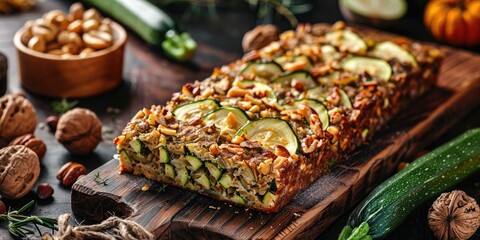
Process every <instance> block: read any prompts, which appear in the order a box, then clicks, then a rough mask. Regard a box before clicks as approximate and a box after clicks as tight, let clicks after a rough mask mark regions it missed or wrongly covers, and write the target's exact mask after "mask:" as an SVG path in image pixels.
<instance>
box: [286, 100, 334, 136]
mask: <svg viewBox="0 0 480 240" xmlns="http://www.w3.org/2000/svg"><path fill="white" fill-rule="evenodd" d="M300 104H304V105H306V106H309V107H311V108H312V109H313V110H314V111H315V112H316V113H317V114H318V117H319V118H320V121H321V122H322V128H323V130H325V129H327V127H328V126H329V124H330V116H329V115H328V110H327V108H326V107H325V105H323V104H322V103H321V102H320V101H317V100H315V99H300V100H297V101H295V102H294V103H293V105H283V106H284V107H285V109H296V108H298V106H299V105H300ZM305 117H308V116H305Z"/></svg>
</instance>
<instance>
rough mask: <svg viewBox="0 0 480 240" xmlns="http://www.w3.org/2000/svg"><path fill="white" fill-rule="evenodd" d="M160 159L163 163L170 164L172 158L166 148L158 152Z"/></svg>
mask: <svg viewBox="0 0 480 240" xmlns="http://www.w3.org/2000/svg"><path fill="white" fill-rule="evenodd" d="M158 159H159V161H160V162H161V163H169V162H170V156H169V154H168V151H167V149H166V148H165V147H163V146H162V147H160V148H159V150H158Z"/></svg>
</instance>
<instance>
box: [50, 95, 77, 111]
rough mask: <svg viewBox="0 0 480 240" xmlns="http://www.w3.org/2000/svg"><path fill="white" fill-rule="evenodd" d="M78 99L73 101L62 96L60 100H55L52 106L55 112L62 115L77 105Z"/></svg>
mask: <svg viewBox="0 0 480 240" xmlns="http://www.w3.org/2000/svg"><path fill="white" fill-rule="evenodd" d="M77 104H78V101H71V102H69V101H68V100H67V99H66V98H62V100H60V101H53V102H52V108H53V111H54V112H55V113H57V114H58V115H62V114H64V113H66V112H67V111H68V110H70V109H72V108H74V107H75V106H77Z"/></svg>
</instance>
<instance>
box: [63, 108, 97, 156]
mask: <svg viewBox="0 0 480 240" xmlns="http://www.w3.org/2000/svg"><path fill="white" fill-rule="evenodd" d="M55 138H56V139H57V140H58V141H59V142H60V143H61V144H63V146H64V147H65V148H66V149H67V150H68V151H69V152H71V153H73V154H77V155H84V154H87V153H90V152H92V151H93V150H95V148H96V147H97V145H98V144H99V143H100V141H101V140H102V123H101V122H100V120H99V119H98V117H97V115H96V114H95V113H94V112H92V111H90V110H88V109H85V108H74V109H72V110H70V111H68V112H66V113H65V114H63V115H62V116H61V117H60V119H59V121H58V125H57V130H56V132H55Z"/></svg>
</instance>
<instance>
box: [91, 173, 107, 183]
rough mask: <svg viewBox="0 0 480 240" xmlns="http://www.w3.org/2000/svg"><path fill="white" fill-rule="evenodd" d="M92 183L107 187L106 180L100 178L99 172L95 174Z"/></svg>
mask: <svg viewBox="0 0 480 240" xmlns="http://www.w3.org/2000/svg"><path fill="white" fill-rule="evenodd" d="M93 181H95V182H96V183H97V184H98V185H103V186H107V185H108V183H107V181H108V178H103V177H102V176H100V172H97V173H96V174H95V177H94V178H93Z"/></svg>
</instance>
